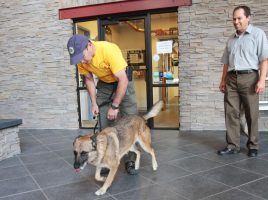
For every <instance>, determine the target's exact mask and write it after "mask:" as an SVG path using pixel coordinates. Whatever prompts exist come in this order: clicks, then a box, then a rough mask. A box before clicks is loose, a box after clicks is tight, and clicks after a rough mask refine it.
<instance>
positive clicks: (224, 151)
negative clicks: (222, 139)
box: [218, 147, 240, 155]
mask: <svg viewBox="0 0 268 200" xmlns="http://www.w3.org/2000/svg"><path fill="white" fill-rule="evenodd" d="M237 153H240V150H239V149H228V148H227V147H226V148H224V149H222V150H219V151H218V155H230V154H237Z"/></svg>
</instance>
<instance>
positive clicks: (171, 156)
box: [145, 150, 193, 163]
mask: <svg viewBox="0 0 268 200" xmlns="http://www.w3.org/2000/svg"><path fill="white" fill-rule="evenodd" d="M155 154H156V160H157V161H158V162H159V163H161V162H164V163H165V162H167V161H171V160H177V159H182V158H186V157H190V156H193V155H192V154H190V153H187V152H185V151H181V150H168V151H159V152H158V151H156V152H155ZM145 156H149V155H148V154H146V155H145Z"/></svg>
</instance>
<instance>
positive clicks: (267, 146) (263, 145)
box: [259, 140, 268, 155]
mask: <svg viewBox="0 0 268 200" xmlns="http://www.w3.org/2000/svg"><path fill="white" fill-rule="evenodd" d="M259 145H260V147H259V155H262V154H265V153H268V140H265V141H260V144H259Z"/></svg>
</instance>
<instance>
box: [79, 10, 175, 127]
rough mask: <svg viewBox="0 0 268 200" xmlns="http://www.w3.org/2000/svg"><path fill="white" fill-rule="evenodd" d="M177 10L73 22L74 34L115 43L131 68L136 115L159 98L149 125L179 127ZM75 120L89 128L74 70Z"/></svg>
mask: <svg viewBox="0 0 268 200" xmlns="http://www.w3.org/2000/svg"><path fill="white" fill-rule="evenodd" d="M177 20H178V16H177V12H171V13H160V14H159V13H158V14H152V13H147V14H146V15H145V14H144V15H138V16H133V17H130V16H116V17H111V16H110V17H107V18H98V19H97V20H92V21H83V22H76V23H75V24H76V33H78V34H83V35H87V36H88V37H89V38H90V39H92V40H95V41H98V40H106V41H109V42H113V43H115V44H117V45H118V46H119V47H120V49H121V51H122V53H123V56H124V58H125V60H126V61H127V63H128V65H130V66H132V67H133V68H134V72H133V81H134V84H135V90H136V98H137V99H136V101H137V105H138V110H139V113H140V114H144V113H145V112H147V110H149V108H151V106H152V105H153V104H154V103H155V102H157V101H158V100H159V99H163V100H164V108H163V109H162V110H161V112H160V113H159V115H158V116H156V117H155V118H153V119H149V120H148V125H149V127H150V128H164V129H178V128H179V98H180V94H179V64H178V55H179V52H178V27H177V26H178V23H177ZM77 77H78V84H77V85H78V101H79V102H78V103H79V122H80V127H82V128H93V127H94V126H95V123H96V121H95V120H94V119H93V116H92V115H91V101H90V98H89V96H88V93H87V90H86V88H85V85H84V81H83V77H81V76H80V75H79V73H78V76H77Z"/></svg>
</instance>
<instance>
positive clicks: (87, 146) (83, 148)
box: [73, 135, 95, 171]
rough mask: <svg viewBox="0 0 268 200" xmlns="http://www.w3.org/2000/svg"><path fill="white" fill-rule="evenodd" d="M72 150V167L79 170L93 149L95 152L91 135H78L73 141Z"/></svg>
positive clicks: (88, 158)
mask: <svg viewBox="0 0 268 200" xmlns="http://www.w3.org/2000/svg"><path fill="white" fill-rule="evenodd" d="M73 151H74V169H75V170H77V171H79V169H83V168H84V167H85V165H86V164H87V162H88V161H90V160H91V159H92V158H90V156H91V154H92V153H93V151H94V152H95V147H94V143H93V142H92V135H85V136H78V137H76V138H75V140H74V143H73Z"/></svg>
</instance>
